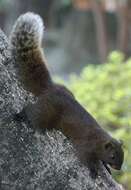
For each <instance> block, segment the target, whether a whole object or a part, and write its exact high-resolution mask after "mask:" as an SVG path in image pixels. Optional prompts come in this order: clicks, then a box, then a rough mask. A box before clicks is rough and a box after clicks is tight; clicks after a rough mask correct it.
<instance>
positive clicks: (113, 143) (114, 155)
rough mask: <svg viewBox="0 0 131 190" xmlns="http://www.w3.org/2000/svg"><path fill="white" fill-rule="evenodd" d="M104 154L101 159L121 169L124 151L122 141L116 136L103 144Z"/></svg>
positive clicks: (114, 167)
mask: <svg viewBox="0 0 131 190" xmlns="http://www.w3.org/2000/svg"><path fill="white" fill-rule="evenodd" d="M102 152H103V154H102V155H101V156H102V158H101V160H102V161H103V162H105V163H106V164H109V165H110V166H111V167H112V168H113V169H116V170H120V169H121V166H122V163H123V160H124V152H123V148H122V143H121V141H117V140H115V139H114V138H112V139H111V140H109V141H107V142H105V143H104V144H103V151H102Z"/></svg>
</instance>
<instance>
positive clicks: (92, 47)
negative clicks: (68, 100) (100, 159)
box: [0, 0, 131, 190]
mask: <svg viewBox="0 0 131 190" xmlns="http://www.w3.org/2000/svg"><path fill="white" fill-rule="evenodd" d="M27 11H33V12H36V13H38V14H40V15H41V17H42V18H43V19H44V23H45V27H46V29H45V36H44V40H43V48H44V51H45V54H46V58H47V61H48V65H49V70H50V72H51V73H52V75H53V76H54V78H55V79H56V80H57V81H59V82H61V83H64V84H66V85H67V86H68V87H69V88H70V90H71V91H72V92H73V93H74V95H75V96H76V98H77V99H78V101H79V102H80V103H81V104H82V105H83V106H84V107H85V108H86V109H87V110H88V111H89V112H90V113H91V114H92V115H93V116H94V117H95V118H96V120H97V121H98V122H99V123H100V124H101V126H102V127H104V128H105V129H106V130H108V131H109V132H110V133H111V134H112V135H113V136H114V137H116V138H118V139H122V140H123V142H124V145H123V148H124V150H125V161H124V164H123V167H122V170H121V171H119V172H116V171H112V172H113V175H114V177H115V179H116V180H117V181H118V182H120V183H121V184H123V186H124V187H125V189H126V190H130V189H131V145H130V143H131V59H130V57H131V1H130V0H22V1H21V0H0V27H1V28H2V29H3V30H4V32H5V33H6V34H7V35H9V33H10V31H11V28H12V25H13V23H14V21H15V20H16V19H17V17H18V16H19V15H20V14H22V13H25V12H27Z"/></svg>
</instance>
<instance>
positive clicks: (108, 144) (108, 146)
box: [104, 141, 113, 150]
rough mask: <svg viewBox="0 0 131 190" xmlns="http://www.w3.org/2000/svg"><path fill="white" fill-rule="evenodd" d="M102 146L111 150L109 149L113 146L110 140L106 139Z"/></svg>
mask: <svg viewBox="0 0 131 190" xmlns="http://www.w3.org/2000/svg"><path fill="white" fill-rule="evenodd" d="M104 148H105V150H111V149H112V148H113V144H112V142H110V141H107V142H106V143H105V144H104Z"/></svg>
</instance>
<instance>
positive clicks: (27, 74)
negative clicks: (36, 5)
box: [10, 12, 51, 95]
mask: <svg viewBox="0 0 131 190" xmlns="http://www.w3.org/2000/svg"><path fill="white" fill-rule="evenodd" d="M43 31H44V24H43V21H42V19H41V17H40V16H39V15H37V14H34V13H31V12H28V13H25V14H23V15H21V16H20V17H19V18H18V19H17V21H16V23H15V24H14V26H13V29H12V32H11V35H10V47H11V52H12V55H13V56H14V57H15V59H16V64H17V65H18V72H19V75H20V79H21V82H22V83H23V85H24V87H25V88H26V89H27V90H29V91H30V92H32V93H33V94H35V95H39V94H41V93H42V91H43V90H45V89H46V88H48V86H49V85H50V84H51V78H50V75H49V72H48V70H47V68H46V65H45V58H44V55H43V52H42V48H41V44H42V39H43Z"/></svg>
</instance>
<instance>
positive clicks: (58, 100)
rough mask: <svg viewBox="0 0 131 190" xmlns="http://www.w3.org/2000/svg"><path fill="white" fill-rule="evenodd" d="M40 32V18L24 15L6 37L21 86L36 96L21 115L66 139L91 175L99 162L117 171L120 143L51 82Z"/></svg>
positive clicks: (120, 161)
mask: <svg viewBox="0 0 131 190" xmlns="http://www.w3.org/2000/svg"><path fill="white" fill-rule="evenodd" d="M43 31H44V24H43V21H42V18H41V17H40V16H39V15H37V14H35V13H32V12H28V13H25V14H23V15H21V16H20V17H19V18H18V19H17V21H16V22H15V24H14V26H13V29H12V32H11V34H10V38H9V39H10V40H9V42H10V50H11V54H12V56H13V57H14V58H15V61H16V64H17V70H18V74H19V78H20V79H19V80H20V81H21V85H23V87H24V89H26V90H27V91H28V92H31V93H32V94H33V95H34V96H36V97H37V101H36V102H35V103H30V104H29V105H27V106H26V107H25V108H24V113H25V114H26V116H27V117H28V118H29V120H30V122H31V124H32V125H33V126H35V127H38V128H43V129H53V128H54V129H56V130H60V131H61V132H62V133H63V134H64V135H65V136H66V137H67V138H69V139H70V141H71V142H72V144H73V146H74V148H75V150H76V155H77V156H78V158H79V160H80V161H81V162H82V163H83V164H85V165H87V166H88V168H89V169H90V172H91V175H92V176H96V175H97V174H98V168H99V163H100V162H102V163H103V164H104V166H105V167H106V168H107V169H108V170H109V168H108V166H111V167H112V168H114V169H117V170H120V169H121V166H122V163H123V160H124V152H123V148H122V143H121V142H120V141H119V140H116V139H115V138H113V137H111V136H110V135H109V134H108V133H107V132H106V131H105V130H104V129H103V128H102V127H101V126H100V125H99V124H98V123H97V121H96V120H95V119H94V118H93V117H92V116H91V115H90V114H89V113H88V112H87V111H86V110H85V109H84V108H83V107H82V105H80V103H79V102H78V101H77V100H76V99H75V97H74V95H73V94H72V92H70V91H69V90H68V89H67V88H66V87H65V86H62V85H59V84H56V83H55V82H53V80H52V78H51V76H50V73H49V71H48V68H47V66H46V59H45V56H44V53H43V50H42V45H41V44H42V39H43V33H44V32H43ZM20 114H21V113H20Z"/></svg>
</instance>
